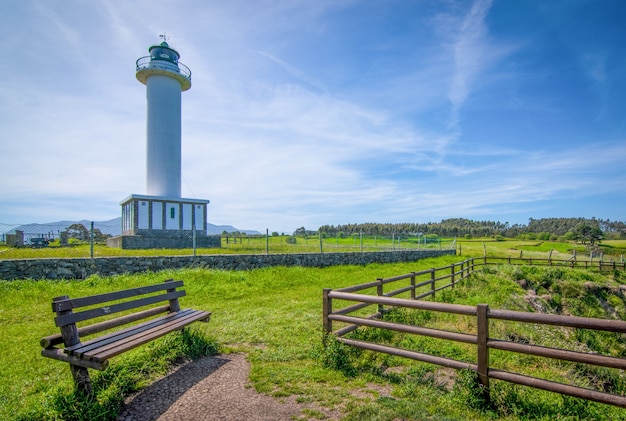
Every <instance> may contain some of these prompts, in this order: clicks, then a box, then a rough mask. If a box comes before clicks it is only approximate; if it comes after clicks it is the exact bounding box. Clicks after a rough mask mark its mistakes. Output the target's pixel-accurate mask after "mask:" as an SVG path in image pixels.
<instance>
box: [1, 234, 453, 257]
mask: <svg viewBox="0 0 626 421" xmlns="http://www.w3.org/2000/svg"><path fill="white" fill-rule="evenodd" d="M294 240H295V243H293V244H290V243H289V242H288V241H294ZM453 240H454V239H452V238H447V239H441V246H440V245H439V243H428V244H427V245H424V244H416V243H415V241H414V239H412V238H405V239H400V241H399V242H398V240H397V239H396V240H395V241H392V239H391V238H384V237H375V236H371V237H364V238H363V241H362V242H361V239H360V238H359V237H358V236H356V237H348V238H323V239H322V244H321V245H320V241H319V238H318V237H306V238H305V237H297V238H293V237H291V236H270V237H269V238H268V239H267V241H266V238H265V237H264V236H242V237H237V238H234V237H229V240H228V242H227V241H226V238H225V237H224V238H222V240H221V247H220V248H199V249H196V254H197V255H211V254H265V253H267V251H268V250H269V252H270V253H271V254H281V253H319V252H320V250H321V251H322V252H325V253H331V252H341V253H346V252H360V251H381V250H397V249H418V248H428V249H439V248H440V247H443V248H447V247H450V246H451V244H452V243H453ZM193 254H194V251H193V249H192V248H188V249H148V250H122V249H118V248H110V247H107V246H106V245H104V244H94V251H93V255H94V257H119V256H189V255H193ZM85 257H91V247H90V246H89V244H73V245H71V246H69V247H58V246H50V247H43V248H30V247H21V248H13V247H7V246H4V245H0V259H33V258H85Z"/></svg>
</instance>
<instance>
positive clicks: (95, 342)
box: [65, 309, 193, 357]
mask: <svg viewBox="0 0 626 421" xmlns="http://www.w3.org/2000/svg"><path fill="white" fill-rule="evenodd" d="M189 311H193V310H189V309H186V310H181V311H179V312H176V313H170V314H166V315H165V316H161V317H158V318H156V319H152V320H148V321H146V322H143V323H140V324H137V325H134V326H130V327H127V328H126V329H122V330H118V331H115V332H111V333H109V334H107V335H103V336H100V337H98V338H94V339H91V340H88V341H85V342H81V343H79V344H76V345H73V346H68V347H67V348H65V352H66V353H68V354H70V355H75V356H77V357H80V356H81V355H82V354H83V353H85V352H87V351H90V350H92V349H95V348H98V347H102V346H105V345H107V344H109V343H112V342H115V341H119V340H121V339H123V338H125V337H127V336H132V335H134V334H137V333H139V332H142V331H144V330H148V329H152V328H154V327H158V326H161V325H165V324H166V323H168V322H170V321H171V320H175V319H177V318H179V317H184V316H185V314H186V313H187V312H189Z"/></svg>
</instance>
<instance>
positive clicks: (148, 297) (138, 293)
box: [41, 279, 185, 348]
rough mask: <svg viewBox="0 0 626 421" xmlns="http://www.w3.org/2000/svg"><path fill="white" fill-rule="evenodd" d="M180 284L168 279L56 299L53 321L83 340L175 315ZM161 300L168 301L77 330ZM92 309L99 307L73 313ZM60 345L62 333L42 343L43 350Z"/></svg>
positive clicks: (178, 307) (53, 308)
mask: <svg viewBox="0 0 626 421" xmlns="http://www.w3.org/2000/svg"><path fill="white" fill-rule="evenodd" d="M183 285H184V283H183V281H174V280H172V279H168V280H166V281H165V282H163V283H161V284H156V285H148V286H145V287H139V288H131V289H126V290H122V291H116V292H110V293H106V294H99V295H92V296H88V297H81V298H69V297H68V296H62V297H56V298H54V299H53V301H52V311H54V312H55V313H56V314H57V316H56V317H55V319H54V322H55V324H56V325H57V326H58V327H60V328H61V330H62V331H65V330H67V329H68V328H70V329H71V330H74V331H75V332H76V334H77V335H78V336H80V337H84V336H87V335H92V334H94V333H98V332H102V331H104V330H107V329H111V328H114V327H118V326H122V325H125V324H128V323H132V322H135V321H137V320H142V319H145V318H148V317H151V316H155V315H157V314H160V313H166V312H169V313H172V312H176V311H179V310H180V305H179V303H178V298H180V297H184V296H185V291H184V290H177V288H181V287H182V286H183ZM134 297H137V298H136V299H133V300H129V301H123V302H119V303H114V304H110V305H102V304H107V303H111V302H115V301H120V300H125V299H128V298H134ZM164 301H167V302H168V303H167V304H165V305H161V306H158V307H152V308H150V309H147V310H142V311H138V312H134V313H130V314H127V315H124V316H121V317H118V318H115V319H110V320H105V321H103V322H99V323H94V324H91V325H88V326H84V327H80V328H76V323H78V322H84V321H87V320H91V319H95V318H99V317H102V316H107V315H110V314H114V313H119V312H122V311H128V310H132V309H136V308H140V307H145V306H150V305H153V306H154V305H156V304H158V303H161V302H164ZM101 305H102V306H101ZM93 306H98V307H94V308H89V309H87V310H84V311H79V312H74V310H75V309H79V308H82V307H93ZM74 340H75V339H74ZM62 342H64V340H63V338H62V335H61V334H56V335H52V336H48V337H46V338H43V339H42V340H41V344H42V346H43V347H44V348H47V347H50V346H54V345H57V344H60V343H62Z"/></svg>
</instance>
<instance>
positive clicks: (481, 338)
mask: <svg viewBox="0 0 626 421" xmlns="http://www.w3.org/2000/svg"><path fill="white" fill-rule="evenodd" d="M476 315H477V325H478V333H477V337H476V340H477V342H476V344H477V345H478V387H479V388H480V389H481V390H482V394H483V397H484V398H485V400H486V401H487V402H489V347H488V346H487V341H488V340H489V305H487V304H478V305H477V306H476Z"/></svg>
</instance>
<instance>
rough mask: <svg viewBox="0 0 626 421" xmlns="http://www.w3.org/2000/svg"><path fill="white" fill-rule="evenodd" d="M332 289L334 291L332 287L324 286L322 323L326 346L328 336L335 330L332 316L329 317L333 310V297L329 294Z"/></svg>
mask: <svg viewBox="0 0 626 421" xmlns="http://www.w3.org/2000/svg"><path fill="white" fill-rule="evenodd" d="M330 291H332V289H331V288H324V289H323V295H322V307H323V310H322V312H323V316H322V323H323V325H324V338H323V341H324V346H326V336H328V335H330V334H331V333H332V332H333V321H332V320H330V318H329V317H328V315H329V314H330V313H332V311H333V303H332V301H331V298H330V297H329V296H328V294H330Z"/></svg>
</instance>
